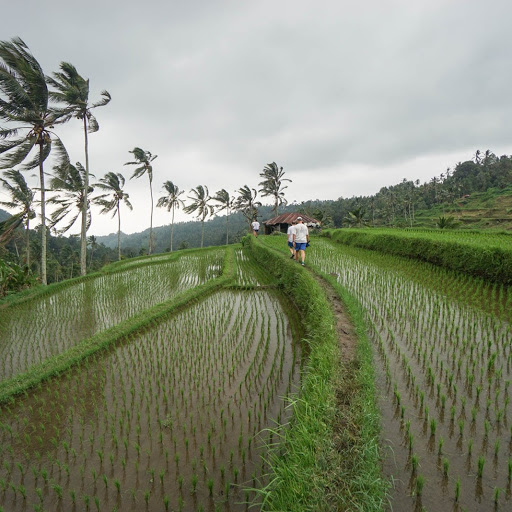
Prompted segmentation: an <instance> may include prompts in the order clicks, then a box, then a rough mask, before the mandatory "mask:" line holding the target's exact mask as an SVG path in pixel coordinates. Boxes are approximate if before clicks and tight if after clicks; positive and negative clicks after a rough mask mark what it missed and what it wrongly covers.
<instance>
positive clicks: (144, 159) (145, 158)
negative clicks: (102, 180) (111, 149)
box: [124, 148, 158, 254]
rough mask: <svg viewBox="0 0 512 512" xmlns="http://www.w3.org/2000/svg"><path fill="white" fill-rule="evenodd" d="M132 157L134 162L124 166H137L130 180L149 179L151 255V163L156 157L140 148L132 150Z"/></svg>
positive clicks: (149, 247) (151, 241) (150, 247)
mask: <svg viewBox="0 0 512 512" xmlns="http://www.w3.org/2000/svg"><path fill="white" fill-rule="evenodd" d="M129 153H132V155H133V157H134V158H135V161H134V162H126V163H125V164H124V165H138V166H139V167H137V169H135V171H133V174H132V176H131V177H130V179H132V178H140V177H141V176H143V175H144V174H147V175H148V178H149V192H150V194H151V218H150V224H149V244H148V254H152V252H153V166H152V165H151V162H152V161H153V160H154V159H155V158H156V157H157V156H158V155H152V154H151V153H150V152H149V151H144V150H143V149H140V148H133V149H132V151H129Z"/></svg>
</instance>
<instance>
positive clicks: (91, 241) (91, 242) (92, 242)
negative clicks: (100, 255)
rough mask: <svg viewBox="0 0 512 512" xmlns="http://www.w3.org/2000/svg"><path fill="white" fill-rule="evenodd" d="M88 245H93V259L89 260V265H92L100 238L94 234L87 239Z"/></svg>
mask: <svg viewBox="0 0 512 512" xmlns="http://www.w3.org/2000/svg"><path fill="white" fill-rule="evenodd" d="M87 245H90V246H91V259H90V260H89V265H92V258H93V256H94V250H95V249H96V247H98V239H97V238H96V237H95V236H94V235H91V236H90V237H89V238H88V239H87Z"/></svg>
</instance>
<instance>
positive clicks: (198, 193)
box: [184, 185, 215, 248]
mask: <svg viewBox="0 0 512 512" xmlns="http://www.w3.org/2000/svg"><path fill="white" fill-rule="evenodd" d="M190 193H191V194H193V197H190V196H188V198H189V199H191V200H192V204H190V205H188V206H185V208H184V211H185V212H186V213H193V212H197V218H198V219H199V220H200V221H201V248H202V247H203V239H204V220H205V219H206V217H208V216H210V215H213V213H214V212H215V209H214V208H213V206H212V205H210V204H208V202H209V201H210V200H211V197H210V194H209V192H208V187H207V186H204V187H203V186H202V185H198V186H197V187H196V188H193V189H192V190H191V191H190Z"/></svg>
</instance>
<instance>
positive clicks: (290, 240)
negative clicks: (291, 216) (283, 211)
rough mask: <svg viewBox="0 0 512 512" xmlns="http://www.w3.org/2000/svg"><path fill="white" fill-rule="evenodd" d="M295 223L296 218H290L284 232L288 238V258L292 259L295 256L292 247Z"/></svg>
mask: <svg viewBox="0 0 512 512" xmlns="http://www.w3.org/2000/svg"><path fill="white" fill-rule="evenodd" d="M296 224H297V221H296V220H292V223H291V224H290V225H289V226H288V231H287V232H286V235H287V238H288V248H289V249H290V254H291V256H290V259H292V260H293V258H295V249H294V247H293V233H294V232H295V225H296Z"/></svg>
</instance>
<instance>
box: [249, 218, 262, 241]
mask: <svg viewBox="0 0 512 512" xmlns="http://www.w3.org/2000/svg"><path fill="white" fill-rule="evenodd" d="M251 226H252V234H253V235H254V236H256V237H257V236H258V233H259V231H260V223H259V222H258V221H257V220H256V219H254V222H253V223H252V224H251Z"/></svg>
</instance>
